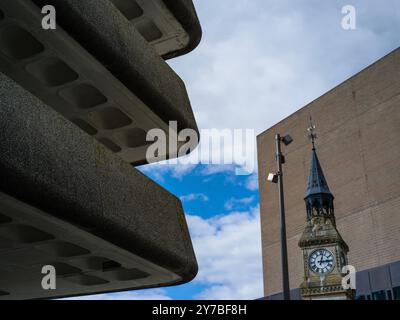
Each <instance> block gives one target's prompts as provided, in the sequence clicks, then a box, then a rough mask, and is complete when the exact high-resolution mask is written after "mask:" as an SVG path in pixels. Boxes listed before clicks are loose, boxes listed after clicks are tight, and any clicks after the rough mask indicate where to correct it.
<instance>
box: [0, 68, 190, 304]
mask: <svg viewBox="0 0 400 320" xmlns="http://www.w3.org/2000/svg"><path fill="white" fill-rule="evenodd" d="M0 96H1V99H0V136H1V139H0V176H1V179H0V299H29V298H49V297H63V296H71V295H82V294H90V293H100V292H110V291H121V290H128V289H138V288H146V287H157V286H165V285H173V284H179V283H184V282H187V281H190V280H191V279H193V277H194V276H195V275H196V272H197V264H196V259H195V256H194V253H193V249H192V245H191V241H190V237H189V233H188V230H187V225H186V221H185V217H184V214H183V212H182V208H181V203H180V201H179V199H177V198H176V197H174V196H172V195H171V194H170V193H168V192H167V191H166V190H164V189H162V188H161V187H159V186H158V185H157V184H156V183H154V182H153V181H151V180H150V179H148V178H147V177H145V176H144V175H143V174H141V173H140V172H139V171H137V170H135V169H133V168H132V166H131V165H130V164H128V163H126V162H124V161H123V160H121V159H120V158H119V157H117V156H115V154H113V153H112V152H111V151H109V150H108V149H106V148H105V147H104V146H103V145H101V144H100V143H98V142H97V141H96V140H94V139H93V138H92V137H90V136H88V135H87V134H85V133H84V132H83V131H82V130H80V129H79V128H77V127H76V126H75V125H73V124H72V123H71V122H69V121H68V120H66V119H65V118H64V117H62V116H61V115H60V114H59V113H57V112H56V111H54V110H53V109H52V108H50V107H48V106H46V105H45V104H44V103H43V102H41V101H40V100H39V99H37V98H36V97H34V96H33V95H32V94H30V93H29V92H28V91H26V90H25V89H23V88H21V87H20V86H19V85H18V84H17V83H15V82H14V81H12V80H10V79H9V78H8V77H6V76H5V75H3V74H0ZM44 265H52V266H54V267H55V268H56V271H57V289H56V290H54V291H52V290H50V291H46V290H43V289H42V286H41V281H42V277H43V276H44V275H43V274H41V271H42V267H43V266H44Z"/></svg>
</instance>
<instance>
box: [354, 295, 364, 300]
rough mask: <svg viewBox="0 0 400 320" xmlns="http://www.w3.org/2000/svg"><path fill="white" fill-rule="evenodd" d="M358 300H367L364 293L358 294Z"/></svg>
mask: <svg viewBox="0 0 400 320" xmlns="http://www.w3.org/2000/svg"><path fill="white" fill-rule="evenodd" d="M356 300H366V299H365V296H364V295H361V296H357V298H356Z"/></svg>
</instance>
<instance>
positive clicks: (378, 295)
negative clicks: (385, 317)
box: [372, 290, 387, 300]
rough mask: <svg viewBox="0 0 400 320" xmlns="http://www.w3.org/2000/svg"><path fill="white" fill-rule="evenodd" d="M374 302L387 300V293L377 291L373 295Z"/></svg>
mask: <svg viewBox="0 0 400 320" xmlns="http://www.w3.org/2000/svg"><path fill="white" fill-rule="evenodd" d="M372 297H373V300H387V297H386V291H385V290H381V291H376V292H373V293H372Z"/></svg>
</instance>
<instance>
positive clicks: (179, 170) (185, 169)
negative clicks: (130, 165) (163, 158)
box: [138, 162, 197, 183]
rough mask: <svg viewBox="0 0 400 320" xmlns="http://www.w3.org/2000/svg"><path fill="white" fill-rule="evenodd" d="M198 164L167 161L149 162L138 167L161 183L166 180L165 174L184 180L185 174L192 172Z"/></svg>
mask: <svg viewBox="0 0 400 320" xmlns="http://www.w3.org/2000/svg"><path fill="white" fill-rule="evenodd" d="M196 167H197V165H182V164H167V163H165V162H160V163H154V164H149V165H146V166H142V167H139V168H138V169H139V170H140V171H142V172H143V173H144V174H146V175H151V177H152V178H153V179H155V180H156V181H157V182H159V183H163V182H165V178H164V177H165V176H170V177H172V178H175V179H177V180H182V179H183V178H184V177H185V176H187V175H188V174H190V173H192V172H193V171H194V170H195V169H196Z"/></svg>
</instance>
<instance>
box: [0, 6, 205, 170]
mask: <svg viewBox="0 0 400 320" xmlns="http://www.w3.org/2000/svg"><path fill="white" fill-rule="evenodd" d="M124 3H125V4H124ZM132 3H136V2H134V1H132ZM150 3H153V4H152V5H151V4H150ZM42 4H43V5H44V4H53V5H54V6H55V7H56V9H57V22H58V26H57V29H56V30H44V29H43V28H42V24H41V21H42V18H43V15H42V14H41V5H42ZM129 4H130V2H129V1H125V2H124V1H114V2H112V1H109V0H85V1H77V0H62V1H58V0H49V1H47V0H46V1H43V2H42V1H41V0H35V1H31V0H0V13H1V14H0V71H2V72H3V73H5V74H7V75H8V76H9V77H11V78H12V79H14V80H15V81H16V82H18V83H19V84H20V85H21V86H22V87H24V88H26V89H27V90H29V91H30V92H31V93H33V94H34V95H36V96H37V97H38V98H39V99H41V100H42V101H43V102H45V103H46V104H47V105H49V106H51V107H52V108H53V109H55V110H57V111H58V112H59V113H61V114H62V115H63V116H65V117H66V118H67V119H69V120H70V121H72V122H73V123H75V124H76V125H77V126H79V127H80V128H81V129H83V130H84V131H86V133H88V134H89V135H92V136H93V137H95V138H96V139H97V140H98V141H99V142H101V143H102V144H103V145H105V146H106V147H107V148H108V149H109V150H111V151H112V152H113V153H116V154H118V155H119V156H120V157H122V158H123V159H124V160H125V161H127V162H130V163H133V164H135V165H139V164H144V163H147V160H149V161H153V160H154V159H151V158H150V159H146V150H147V147H148V145H149V142H147V141H146V133H147V132H148V130H150V129H153V128H160V129H163V130H164V131H165V132H166V133H169V132H168V124H169V121H177V123H178V130H181V129H186V128H191V129H194V130H196V131H197V125H196V122H195V119H194V117H193V112H192V109H191V106H190V102H189V99H188V95H187V92H186V89H185V85H184V83H183V82H182V80H181V79H180V78H179V77H178V76H177V75H176V74H175V72H174V71H173V70H172V69H171V68H170V67H169V66H168V65H167V64H166V63H165V61H164V60H163V58H162V57H161V56H160V54H161V55H163V56H164V57H172V56H175V55H179V54H181V53H184V52H187V51H189V50H190V49H191V48H192V47H194V46H195V45H196V44H197V41H198V40H199V39H200V38H199V37H200V36H199V32H200V34H201V31H200V30H199V27H198V20H197V17H196V15H195V11H194V10H193V6H192V4H191V2H190V1H184V0H182V1H176V3H175V4H172V2H171V3H170V1H165V2H163V1H153V2H152V1H143V2H140V1H138V2H137V3H136V4H137V5H138V6H140V8H142V9H143V10H142V11H143V12H144V13H143V14H145V12H147V16H151V14H153V15H154V17H153V18H154V19H153V20H154V21H153V22H152V23H154V24H156V23H157V21H158V20H160V21H161V20H162V19H164V20H166V21H167V20H168V21H169V22H170V24H168V23H166V25H168V26H169V25H175V26H177V28H178V27H179V26H180V27H179V28H180V30H181V33H182V34H184V33H186V34H187V35H186V36H183V37H184V38H185V37H186V38H187V37H188V39H189V40H187V41H186V42H185V41H183V40H177V39H180V36H179V35H177V38H171V36H167V35H165V34H168V32H170V33H171V34H174V31H173V30H174V28H173V27H171V29H168V28H167V29H168V30H169V31H168V32H167V31H165V32H164V33H163V36H162V37H161V38H159V40H160V39H164V40H165V41H164V42H163V41H161V40H160V42H159V43H158V42H157V43H155V42H154V41H158V40H157V39H154V40H152V41H151V38H148V40H149V41H147V40H146V39H145V37H144V36H143V34H144V35H145V36H146V34H148V33H149V34H150V33H152V32H153V31H151V28H147V29H149V30H150V31H149V30H147V29H146V28H145V29H143V30H142V31H141V33H140V32H139V31H140V30H141V29H140V27H138V25H137V24H135V23H133V22H131V20H128V19H127V18H126V15H127V13H126V12H124V8H126V7H129V6H128V5H129ZM151 6H153V7H151ZM146 8H147V9H146ZM155 8H161V9H160V10H159V11H160V12H161V13H164V15H165V17H164V16H163V15H157V14H155V13H154V12H158V11H157V10H155ZM168 8H169V9H168ZM167 9H168V10H167ZM145 15H146V14H145ZM162 17H164V18H162ZM173 17H176V19H174V18H173ZM146 19H147V18H143V19H142V20H140V19H139V20H140V21H147V20H146ZM157 19H158V20H157ZM139 20H138V23H139V24H140V21H139ZM150 21H152V20H151V19H150ZM158 24H159V25H161V23H160V22H158ZM160 28H161V27H160ZM161 29H162V28H161ZM138 30H139V31H138ZM146 30H147V31H146ZM177 32H178V31H177ZM181 33H179V32H178V34H181ZM167 39H175V40H167ZM196 39H197V40H196ZM171 41H172V42H171ZM182 41H183V42H184V43H185V44H184V45H182V46H175V45H174V43H175V44H176V43H181V42H182ZM149 42H150V43H149ZM158 47H159V48H163V49H157V48H158ZM160 50H161V51H160ZM194 147H195V146H193V148H194ZM169 151H172V152H169V153H168V154H165V156H166V157H174V156H176V149H175V148H172V147H171V149H170V150H169ZM158 156H163V155H162V154H159V155H158Z"/></svg>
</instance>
